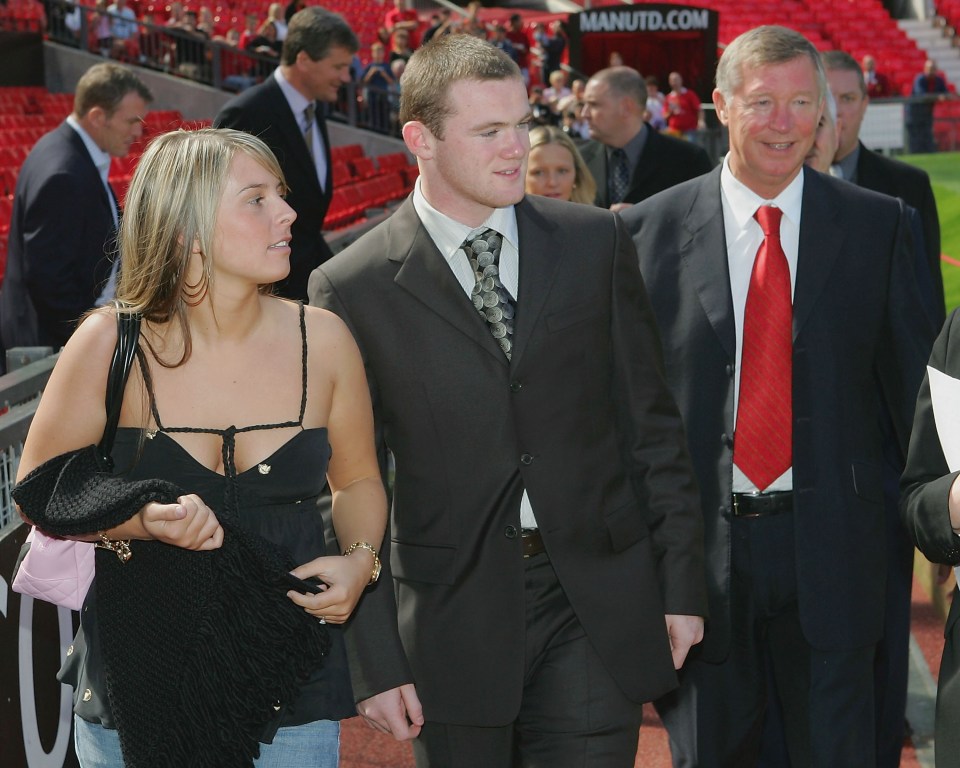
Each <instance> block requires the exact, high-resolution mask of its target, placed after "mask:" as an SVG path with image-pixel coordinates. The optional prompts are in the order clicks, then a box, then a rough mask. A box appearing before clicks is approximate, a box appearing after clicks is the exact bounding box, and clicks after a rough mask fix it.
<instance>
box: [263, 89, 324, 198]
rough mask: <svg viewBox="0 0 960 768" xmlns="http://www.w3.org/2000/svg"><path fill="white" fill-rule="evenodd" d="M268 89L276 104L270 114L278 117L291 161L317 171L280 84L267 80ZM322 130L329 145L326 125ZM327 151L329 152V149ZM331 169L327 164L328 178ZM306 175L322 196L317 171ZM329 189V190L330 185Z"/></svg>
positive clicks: (277, 125)
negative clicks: (290, 154)
mask: <svg viewBox="0 0 960 768" xmlns="http://www.w3.org/2000/svg"><path fill="white" fill-rule="evenodd" d="M267 88H268V90H267V93H268V94H270V99H271V100H272V101H273V102H274V104H273V107H272V108H271V110H270V113H271V114H274V115H276V116H277V117H276V122H275V126H276V129H277V131H278V132H279V133H280V134H281V135H282V136H283V140H284V143H285V144H286V146H287V147H289V148H290V151H291V152H292V153H293V157H291V158H290V161H291V162H292V163H294V164H295V165H298V166H300V167H303V168H311V167H312V168H314V169H315V168H316V165H315V164H314V162H313V159H312V158H311V157H310V152H309V151H308V150H307V142H306V141H304V139H303V132H302V131H301V130H300V123H299V121H298V119H297V115H294V114H293V110H291V109H290V104H289V103H288V102H287V98H286V96H284V95H283V91H281V90H280V86H279V84H278V83H277V81H276V80H275V79H274V78H273V77H271V78H269V80H267ZM317 122H318V124H320V117H319V116H318V117H317ZM321 130H322V131H323V138H324V144H325V145H329V142H328V141H327V134H326V123H324V124H323V127H322V128H321ZM327 151H329V149H328V150H327ZM329 169H330V164H329V163H327V176H328V177H329V175H330V170H329ZM306 175H307V176H309V177H310V179H311V180H312V183H313V184H315V185H316V191H317V192H318V193H321V194H322V190H321V189H320V181H319V179H318V178H317V172H316V170H314V172H313V173H310V174H306ZM327 188H328V189H329V185H328V187H327Z"/></svg>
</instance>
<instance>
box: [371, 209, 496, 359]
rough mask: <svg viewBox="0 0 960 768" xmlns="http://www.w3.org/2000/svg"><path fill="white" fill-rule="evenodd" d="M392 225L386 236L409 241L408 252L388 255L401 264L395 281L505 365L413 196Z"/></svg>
mask: <svg viewBox="0 0 960 768" xmlns="http://www.w3.org/2000/svg"><path fill="white" fill-rule="evenodd" d="M389 227H390V229H389V231H388V232H387V237H388V239H389V240H390V241H391V242H396V243H410V248H409V249H408V250H407V251H406V252H403V253H396V254H391V255H389V257H388V258H390V259H391V261H395V262H397V264H398V265H399V269H398V271H397V276H396V278H395V282H396V284H397V285H398V286H400V287H401V288H403V289H404V290H405V291H407V292H408V293H410V294H411V295H412V296H413V297H414V298H416V299H417V300H418V301H420V302H421V303H422V304H423V305H424V306H426V307H427V308H428V309H429V310H430V311H432V312H434V313H435V314H436V315H437V316H438V317H440V318H441V319H442V320H443V321H444V322H447V323H449V324H450V325H452V326H453V327H454V328H456V329H457V330H458V331H460V333H462V334H463V335H464V336H466V337H467V338H468V339H470V340H471V341H472V342H473V343H475V344H477V345H479V346H480V347H482V348H483V349H484V350H486V351H487V352H489V353H490V354H491V355H493V356H494V357H496V358H497V359H498V360H500V361H502V362H503V364H504V365H506V364H507V358H506V356H505V355H504V354H503V351H502V350H501V349H500V346H499V345H498V344H497V342H496V340H495V339H494V338H493V335H492V334H491V333H490V331H489V330H488V328H487V324H486V322H485V321H484V320H483V319H482V318H481V317H480V314H479V313H478V312H477V310H476V309H474V307H473V304H472V303H471V302H470V299H469V298H468V297H467V295H466V293H464V290H463V287H462V286H461V285H460V283H459V282H458V281H457V278H456V277H455V276H454V274H453V270H451V269H450V265H449V264H448V263H447V261H446V259H445V258H444V257H443V254H441V253H440V251H439V250H438V249H437V246H436V244H435V243H434V242H433V239H432V238H431V237H430V235H429V233H428V232H427V230H426V229H425V228H424V226H423V224H421V223H420V217H419V216H417V212H416V210H415V209H414V207H413V202H412V198H409V197H408V198H407V200H406V202H404V204H403V205H402V206H401V207H400V208H399V209H398V210H397V212H396V213H395V214H393V216H391V217H390V219H389Z"/></svg>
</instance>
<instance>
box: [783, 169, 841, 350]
mask: <svg viewBox="0 0 960 768" xmlns="http://www.w3.org/2000/svg"><path fill="white" fill-rule="evenodd" d="M842 208H843V201H842V199H841V198H840V195H838V194H837V190H836V189H834V188H833V186H832V185H829V184H827V183H826V182H825V180H824V179H823V178H821V177H820V175H819V174H817V173H815V172H811V173H807V172H806V171H804V179H803V202H802V204H801V209H800V249H799V255H798V257H797V278H796V285H795V287H794V291H793V338H794V341H796V339H797V337H798V336H799V335H800V332H801V331H802V330H803V324H804V323H805V322H806V321H807V319H808V318H809V317H810V313H811V312H812V311H813V307H814V306H815V305H816V302H817V298H818V297H819V296H820V293H821V291H823V287H824V285H825V284H826V282H827V279H828V278H829V276H830V272H831V270H832V269H833V263H834V261H835V260H836V259H837V257H838V256H839V254H840V248H841V246H842V244H843V241H844V238H845V236H846V233H845V232H844V231H843V227H842V226H841V224H840V221H839V212H840V211H841V209H842Z"/></svg>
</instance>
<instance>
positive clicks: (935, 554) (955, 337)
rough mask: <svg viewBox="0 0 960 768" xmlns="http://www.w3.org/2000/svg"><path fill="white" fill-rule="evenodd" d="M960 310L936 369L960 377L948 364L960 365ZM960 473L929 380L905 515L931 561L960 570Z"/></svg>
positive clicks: (904, 484)
mask: <svg viewBox="0 0 960 768" xmlns="http://www.w3.org/2000/svg"><path fill="white" fill-rule="evenodd" d="M958 345H960V310H957V311H955V312H954V313H953V314H952V315H951V316H950V318H949V319H948V320H947V323H946V325H945V326H944V328H943V331H941V333H940V336H939V338H938V339H937V342H936V344H934V347H933V353H932V354H931V356H930V367H931V368H935V369H937V370H938V371H943V372H944V373H946V374H948V375H950V376H954V377H960V369H956V368H955V367H953V368H951V367H950V366H949V365H948V362H951V361H956V360H960V350H958ZM958 474H960V472H950V470H949V467H948V466H947V460H946V458H944V455H943V449H942V447H941V445H940V436H939V434H938V433H937V425H936V422H935V420H934V414H933V401H932V399H931V397H930V379H929V376H924V379H923V384H922V385H921V387H920V395H919V397H918V398H917V410H916V416H915V418H914V420H913V434H912V435H911V437H910V450H909V452H908V454H907V467H906V470H905V471H904V473H903V479H902V481H901V490H902V492H903V493H902V496H901V499H900V514H901V517H902V518H903V523H904V526H905V527H906V529H907V531H908V533H909V534H910V537H911V539H913V542H914V543H915V544H916V545H917V547H919V549H920V551H921V552H923V554H924V555H926V557H927V559H929V560H931V561H933V562H936V563H947V564H949V565H960V538H958V537H957V535H956V534H955V533H954V532H953V529H952V528H951V527H950V512H949V509H948V498H949V494H950V487H951V486H952V485H953V482H954V480H955V479H956V478H957V475H958Z"/></svg>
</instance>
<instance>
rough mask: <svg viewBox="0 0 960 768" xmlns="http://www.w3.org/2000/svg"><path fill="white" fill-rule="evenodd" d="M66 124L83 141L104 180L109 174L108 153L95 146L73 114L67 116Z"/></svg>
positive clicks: (95, 143)
mask: <svg viewBox="0 0 960 768" xmlns="http://www.w3.org/2000/svg"><path fill="white" fill-rule="evenodd" d="M67 125H69V126H70V127H71V128H73V130H75V131H76V132H77V135H78V136H79V137H80V140H81V141H82V142H83V146H85V147H86V148H87V152H88V153H89V155H90V159H91V160H93V164H94V165H95V166H96V167H97V170H98V171H99V172H100V176H101V177H102V178H103V180H104V181H106V180H107V176H108V175H109V174H110V155H109V154H108V153H107V152H104V151H103V150H102V149H100V147H98V146H97V142H95V141H94V140H93V138H92V137H91V136H90V134H89V133H87V132H86V131H85V130H84V129H83V126H82V125H80V121H79V120H77V118H76V117H75V116H74V115H68V116H67Z"/></svg>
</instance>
